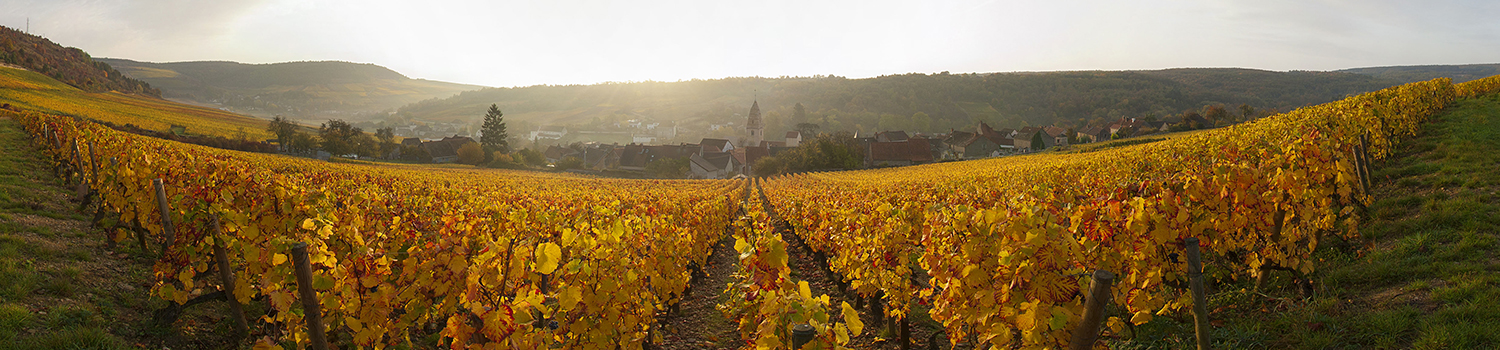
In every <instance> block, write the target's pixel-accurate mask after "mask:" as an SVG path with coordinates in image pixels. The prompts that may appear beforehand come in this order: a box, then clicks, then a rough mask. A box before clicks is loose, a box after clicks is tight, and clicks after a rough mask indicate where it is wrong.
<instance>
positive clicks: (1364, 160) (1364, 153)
mask: <svg viewBox="0 0 1500 350" xmlns="http://www.w3.org/2000/svg"><path fill="white" fill-rule="evenodd" d="M1368 139H1369V137H1367V136H1365V135H1359V179H1360V181H1361V184H1363V185H1364V186H1365V190H1366V191H1369V190H1370V189H1371V188H1370V187H1371V186H1372V184H1371V182H1370V142H1369V141H1368ZM1367 193H1368V192H1367Z"/></svg>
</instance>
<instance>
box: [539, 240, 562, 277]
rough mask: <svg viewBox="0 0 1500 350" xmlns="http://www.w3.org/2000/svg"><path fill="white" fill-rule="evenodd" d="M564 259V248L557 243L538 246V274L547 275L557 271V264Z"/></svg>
mask: <svg viewBox="0 0 1500 350" xmlns="http://www.w3.org/2000/svg"><path fill="white" fill-rule="evenodd" d="M561 259H562V248H561V247H558V246H557V243H552V242H545V243H542V244H538V245H536V272H537V273H540V274H543V275H546V274H551V273H552V271H554V270H557V263H558V261H559V260H561Z"/></svg>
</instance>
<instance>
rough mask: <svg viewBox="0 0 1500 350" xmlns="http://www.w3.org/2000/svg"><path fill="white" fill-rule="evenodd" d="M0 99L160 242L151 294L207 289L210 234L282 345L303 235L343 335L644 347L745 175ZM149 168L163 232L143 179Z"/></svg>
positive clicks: (296, 317)
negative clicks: (617, 168) (316, 142)
mask: <svg viewBox="0 0 1500 350" xmlns="http://www.w3.org/2000/svg"><path fill="white" fill-rule="evenodd" d="M6 113H8V114H11V116H12V117H13V118H16V119H17V120H19V121H21V122H22V124H23V125H24V126H25V128H26V129H27V130H28V131H29V132H30V133H32V134H33V135H38V137H36V138H35V140H37V142H38V143H39V144H41V146H43V148H44V149H46V150H48V152H51V154H52V155H53V158H54V159H57V160H58V161H59V162H62V163H63V164H64V165H66V167H67V168H70V169H77V172H79V173H85V172H86V173H88V174H81V175H84V176H82V178H85V179H93V178H97V179H98V180H97V181H90V187H91V189H92V190H93V192H95V193H97V195H98V198H100V200H101V201H100V202H101V204H100V205H101V206H102V208H101V209H103V210H104V211H105V212H108V213H110V214H111V215H108V216H109V218H108V219H106V220H105V221H108V222H110V223H112V225H111V226H115V227H134V228H139V229H138V230H125V229H119V230H117V231H116V232H118V235H117V236H116V237H114V238H113V239H116V240H127V239H130V238H132V237H130V235H137V237H133V238H138V239H139V240H140V241H142V242H145V241H146V240H148V239H150V240H157V241H161V242H166V243H167V244H166V247H167V248H166V249H165V251H164V252H160V253H161V254H160V260H159V261H158V262H157V263H156V264H155V266H154V274H155V276H156V280H157V282H158V283H157V284H156V286H155V287H154V288H152V293H153V294H154V295H157V296H160V297H161V298H164V299H167V300H171V301H174V302H177V303H183V302H185V301H187V300H188V299H190V298H193V297H195V296H199V295H203V294H205V293H210V292H213V291H215V290H216V289H218V288H219V286H218V285H213V284H209V283H206V282H205V281H203V280H199V279H198V277H197V276H199V275H207V274H206V273H205V272H207V271H208V270H209V268H210V266H211V265H212V264H211V263H210V262H211V261H212V260H211V257H210V254H211V253H212V252H213V250H214V248H215V247H216V246H217V247H221V248H223V249H225V250H226V251H227V252H228V254H227V255H228V256H229V257H230V260H231V261H232V262H233V263H232V265H233V266H234V267H235V268H234V269H235V270H236V271H235V277H234V278H235V283H234V285H235V290H233V291H230V292H232V294H233V298H234V299H235V300H237V301H238V302H241V303H248V302H251V301H252V300H258V299H264V300H268V301H269V303H270V305H271V307H272V309H274V312H272V313H271V315H268V316H267V317H265V318H264V319H263V320H264V321H265V322H272V323H274V324H275V325H276V326H278V327H284V334H286V335H285V337H284V338H282V339H281V340H283V341H295V342H305V341H306V340H307V339H308V335H307V333H306V330H305V329H304V327H303V326H302V324H303V320H302V317H303V316H302V315H303V310H301V306H300V303H299V302H298V300H297V295H298V294H297V293H296V291H297V290H296V288H302V287H304V286H298V285H296V283H295V279H294V277H293V273H292V266H291V263H290V262H289V261H288V258H287V254H288V251H289V249H290V247H291V246H293V245H295V244H297V243H299V242H304V243H306V244H308V251H309V255H310V257H311V258H310V260H311V262H312V265H313V267H314V269H315V271H314V276H313V279H312V283H311V286H310V287H311V288H313V289H315V290H316V291H317V292H318V299H319V300H318V302H319V303H320V304H321V307H322V308H323V315H324V317H323V319H324V320H325V323H326V324H327V325H328V327H327V328H328V329H329V330H330V334H331V338H332V339H334V341H336V342H339V343H341V344H346V345H352V346H358V347H373V348H384V347H386V346H391V345H397V344H410V343H411V342H413V341H417V340H415V339H412V337H413V336H414V335H420V334H417V333H416V332H419V331H420V330H422V329H424V328H425V329H440V332H439V333H440V334H441V335H442V338H441V342H442V343H443V344H444V345H445V346H450V347H451V348H454V349H461V348H485V349H490V348H528V349H529V348H542V347H548V346H562V347H565V348H581V349H594V348H602V349H613V348H616V346H623V348H639V347H641V346H642V344H643V343H645V342H647V340H648V338H650V335H652V334H653V333H652V332H653V327H654V326H655V325H654V322H655V319H656V316H657V314H658V313H659V312H660V311H662V310H664V309H665V308H666V307H667V306H669V305H671V304H672V303H675V302H676V300H677V298H678V296H679V294H680V293H681V292H682V291H683V290H684V288H685V287H686V284H687V283H688V280H689V275H690V274H689V272H688V268H689V265H690V264H691V263H697V264H700V265H701V264H702V263H703V262H704V260H705V259H706V258H707V257H708V255H709V253H710V252H711V247H712V244H713V243H714V242H717V241H718V240H719V239H720V238H721V237H722V236H721V235H722V232H723V228H724V227H726V226H727V225H730V224H731V221H732V218H733V213H734V212H735V211H736V210H738V206H739V203H738V201H736V199H737V198H735V197H734V196H733V194H734V193H736V192H739V189H741V188H743V187H744V186H745V182H744V181H728V180H725V181H627V180H604V179H592V178H581V177H573V176H568V175H557V174H544V173H530V172H509V171H466V170H433V169H421V168H415V167H404V166H365V165H343V164H331V163H325V162H315V161H308V160H303V159H297V158H290V157H281V156H272V155H262V154H248V153H239V152H232V151H222V150H216V149H211V148H204V147H199V146H193V145H187V144H180V143H174V142H169V141H162V140H157V139H151V138H145V137H139V136H134V135H129V134H125V133H121V132H116V131H113V130H110V129H108V128H104V127H101V126H99V125H96V124H93V123H88V122H83V121H79V120H76V119H74V118H67V117H57V116H51V115H45V114H39V113H29V112H28V113H9V112H6ZM75 145H83V146H82V147H79V146H75ZM75 147H78V148H79V149H83V150H84V151H83V152H77V151H75V150H74V148H75ZM90 150H92V152H90ZM93 169H98V170H97V171H94V170H93ZM158 178H159V179H162V180H163V182H164V184H165V187H166V188H167V189H168V190H167V194H168V197H169V200H168V201H169V205H170V207H171V208H172V210H171V213H170V218H171V220H170V222H171V226H170V227H171V228H172V230H171V231H167V230H165V229H166V228H165V227H163V225H162V220H161V218H160V216H159V215H158V211H157V206H156V202H155V197H154V192H153V191H152V186H151V181H152V179H158ZM211 217H217V218H218V221H220V222H221V223H222V231H223V232H213V231H212V230H211V228H210V227H211V226H210V225H209V224H208V223H209V222H210V221H211V220H210V219H211ZM166 232H174V234H173V235H172V236H166ZM143 245H144V244H143Z"/></svg>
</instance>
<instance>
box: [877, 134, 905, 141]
mask: <svg viewBox="0 0 1500 350" xmlns="http://www.w3.org/2000/svg"><path fill="white" fill-rule="evenodd" d="M908 138H909V137H908V136H906V132H905V131H882V132H878V133H875V142H906V140H907V139H908Z"/></svg>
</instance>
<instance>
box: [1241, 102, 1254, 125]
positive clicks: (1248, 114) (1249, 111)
mask: <svg viewBox="0 0 1500 350" xmlns="http://www.w3.org/2000/svg"><path fill="white" fill-rule="evenodd" d="M1254 114H1255V107H1250V105H1247V104H1241V105H1240V121H1250V119H1251V118H1254Z"/></svg>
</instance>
